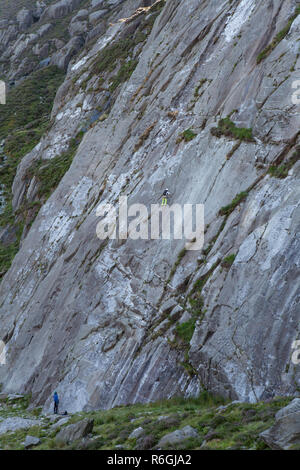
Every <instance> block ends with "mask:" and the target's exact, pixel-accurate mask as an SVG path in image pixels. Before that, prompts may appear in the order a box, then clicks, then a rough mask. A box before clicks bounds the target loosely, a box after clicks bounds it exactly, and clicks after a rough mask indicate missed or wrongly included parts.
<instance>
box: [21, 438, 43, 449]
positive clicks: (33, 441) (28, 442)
mask: <svg viewBox="0 0 300 470" xmlns="http://www.w3.org/2000/svg"><path fill="white" fill-rule="evenodd" d="M40 442H41V440H40V439H39V438H38V437H35V436H26V439H25V442H24V447H25V449H30V448H31V447H34V446H37V445H39V444H40Z"/></svg>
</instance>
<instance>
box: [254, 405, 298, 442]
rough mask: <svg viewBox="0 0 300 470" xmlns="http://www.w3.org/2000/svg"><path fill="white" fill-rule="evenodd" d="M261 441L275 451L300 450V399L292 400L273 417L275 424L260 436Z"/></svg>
mask: <svg viewBox="0 0 300 470" xmlns="http://www.w3.org/2000/svg"><path fill="white" fill-rule="evenodd" d="M260 437H261V438H262V439H263V441H264V442H265V443H266V444H267V445H268V446H269V447H271V449H277V450H291V449H296V448H297V449H299V448H300V399H299V398H297V399H295V400H293V401H292V402H291V403H290V404H289V405H288V406H286V407H285V408H282V409H281V410H280V411H278V413H277V414H276V416H275V424H274V426H272V427H271V428H270V429H268V430H267V431H264V432H263V433H261V434H260Z"/></svg>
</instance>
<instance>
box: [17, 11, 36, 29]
mask: <svg viewBox="0 0 300 470" xmlns="http://www.w3.org/2000/svg"><path fill="white" fill-rule="evenodd" d="M17 21H18V23H19V28H20V30H21V31H25V30H26V29H28V28H29V27H30V26H31V25H32V23H33V15H32V12H31V11H29V10H27V9H26V8H23V9H22V10H20V11H19V13H18V14H17Z"/></svg>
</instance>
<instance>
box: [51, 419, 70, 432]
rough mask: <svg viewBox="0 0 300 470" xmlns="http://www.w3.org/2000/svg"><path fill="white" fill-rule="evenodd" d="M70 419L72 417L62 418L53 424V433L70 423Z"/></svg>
mask: <svg viewBox="0 0 300 470" xmlns="http://www.w3.org/2000/svg"><path fill="white" fill-rule="evenodd" d="M69 419H70V417H69V416H67V417H65V418H63V417H62V418H61V419H59V420H58V421H56V423H54V424H52V426H51V429H52V431H53V430H55V429H58V428H60V427H61V426H63V425H64V424H66V423H67V422H68V421H69Z"/></svg>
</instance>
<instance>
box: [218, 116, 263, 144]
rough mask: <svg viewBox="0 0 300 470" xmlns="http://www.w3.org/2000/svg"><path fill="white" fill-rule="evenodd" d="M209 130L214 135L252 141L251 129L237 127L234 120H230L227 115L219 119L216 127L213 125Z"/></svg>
mask: <svg viewBox="0 0 300 470" xmlns="http://www.w3.org/2000/svg"><path fill="white" fill-rule="evenodd" d="M210 132H211V134H212V135H214V136H215V137H221V136H223V135H224V136H226V137H231V138H233V139H238V140H241V141H245V142H254V138H253V135H252V129H251V128H249V129H248V128H246V127H237V126H236V125H235V124H234V122H232V121H231V120H230V118H229V116H227V117H226V118H224V119H220V121H219V123H218V127H213V128H212V129H211V131H210Z"/></svg>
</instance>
